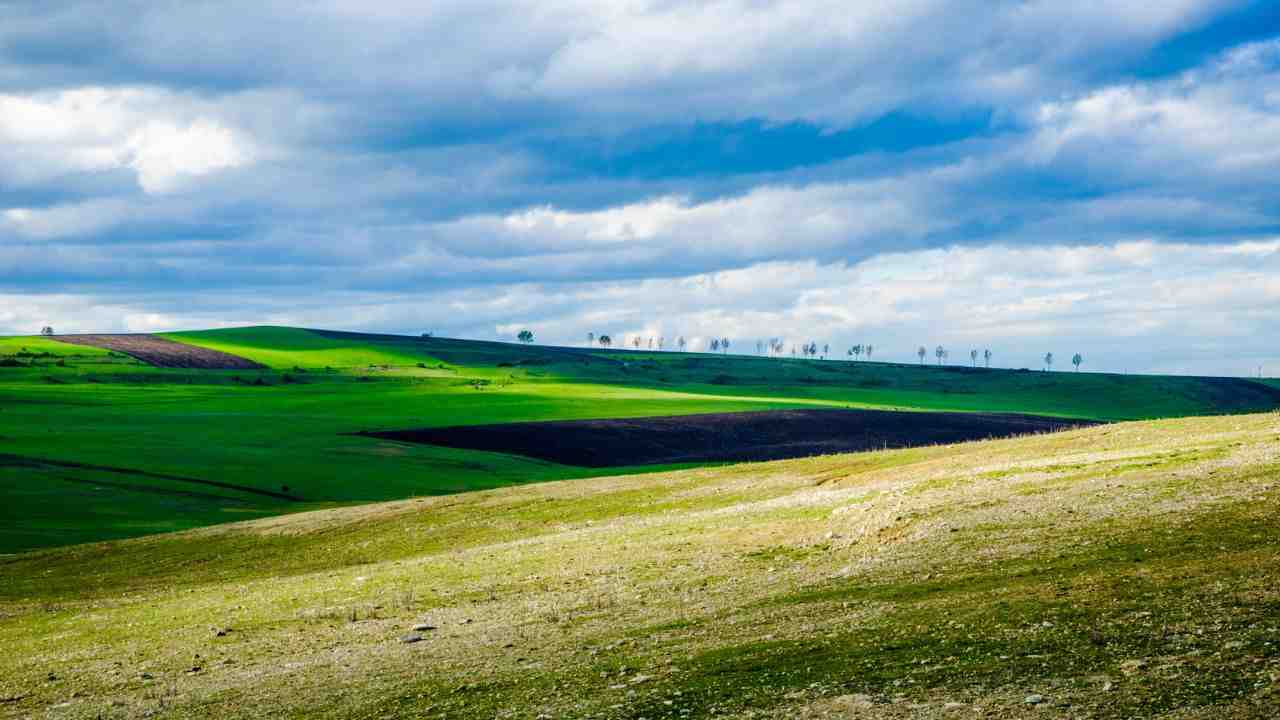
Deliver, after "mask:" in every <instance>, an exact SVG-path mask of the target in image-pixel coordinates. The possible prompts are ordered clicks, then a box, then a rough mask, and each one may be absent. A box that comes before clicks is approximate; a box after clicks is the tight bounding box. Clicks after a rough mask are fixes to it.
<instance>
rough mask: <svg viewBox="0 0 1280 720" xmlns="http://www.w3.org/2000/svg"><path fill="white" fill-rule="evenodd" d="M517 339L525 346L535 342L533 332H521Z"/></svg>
mask: <svg viewBox="0 0 1280 720" xmlns="http://www.w3.org/2000/svg"><path fill="white" fill-rule="evenodd" d="M516 339H517V340H519V341H520V342H522V343H524V344H525V345H528V344H529V343H531V342H533V331H532V330H521V331H520V332H519V333H517V334H516Z"/></svg>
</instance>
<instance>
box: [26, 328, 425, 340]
mask: <svg viewBox="0 0 1280 720" xmlns="http://www.w3.org/2000/svg"><path fill="white" fill-rule="evenodd" d="M49 330H50V331H52V330H53V328H49ZM434 336H435V333H429V332H424V333H422V337H423V338H424V339H427V340H430V339H431V338H432V337H434Z"/></svg>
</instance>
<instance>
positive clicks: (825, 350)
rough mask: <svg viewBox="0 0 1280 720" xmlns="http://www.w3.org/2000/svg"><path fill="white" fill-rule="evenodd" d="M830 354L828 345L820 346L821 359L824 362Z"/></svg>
mask: <svg viewBox="0 0 1280 720" xmlns="http://www.w3.org/2000/svg"><path fill="white" fill-rule="evenodd" d="M830 354H831V346H830V345H828V344H826V343H823V344H822V359H823V360H826V359H827V356H828V355H830Z"/></svg>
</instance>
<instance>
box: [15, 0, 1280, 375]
mask: <svg viewBox="0 0 1280 720" xmlns="http://www.w3.org/2000/svg"><path fill="white" fill-rule="evenodd" d="M306 8H307V9H305V10H302V9H299V7H298V3H292V2H273V1H270V0H266V1H264V0H257V1H256V2H222V3H216V4H207V3H176V4H175V3H156V2H131V1H129V0H119V1H117V2H111V3H100V2H72V1H69V0H51V1H48V2H39V3H35V2H31V3H27V2H9V3H5V2H0V332H12V333H23V332H32V331H34V330H36V329H37V328H39V327H40V326H42V325H45V324H52V325H54V327H56V328H58V329H60V330H64V331H73V330H122V331H123V330H129V331H149V330H164V329H174V328H189V327H212V326H222V325H231V324H245V323H277V324H295V325H306V326H321V327H332V328H347V329H357V330H371V331H391V332H414V333H416V332H421V331H424V330H432V331H435V332H436V333H438V334H450V335H459V336H465V337H478V338H486V339H487V338H494V337H499V338H503V337H511V336H513V335H514V333H515V332H516V331H517V330H518V329H520V328H522V327H526V326H527V327H530V328H532V329H534V330H535V332H536V333H537V335H538V337H539V339H540V340H543V341H546V342H562V343H577V342H581V341H582V339H583V338H585V336H586V333H587V332H595V333H602V332H604V333H609V334H612V335H613V336H615V337H618V336H626V335H633V334H638V335H642V336H644V337H646V338H647V337H649V336H654V337H657V336H665V337H675V336H678V335H684V336H686V337H688V338H691V339H693V341H694V343H695V346H696V345H697V344H698V343H699V342H701V341H702V339H703V338H709V337H713V336H729V337H732V338H738V339H739V342H738V347H740V348H744V347H752V346H754V343H755V340H756V339H757V338H767V337H773V336H778V337H784V338H787V339H788V340H789V341H791V342H795V343H800V342H804V341H807V340H810V339H813V340H817V341H819V342H829V343H830V344H832V345H833V346H835V347H847V346H848V345H850V344H853V343H855V342H870V343H873V344H875V345H876V346H877V348H878V352H877V356H878V357H880V358H883V359H902V360H908V359H912V358H913V357H914V354H913V353H914V349H915V348H916V347H917V346H919V345H921V344H925V345H929V346H930V347H932V346H935V345H938V344H943V345H946V346H947V347H949V348H952V350H953V356H954V357H959V356H962V355H963V356H967V354H968V350H969V349H970V348H971V347H979V348H986V347H991V348H992V349H993V351H995V353H996V359H997V361H999V362H1000V363H1001V364H1005V365H1012V366H1015V367H1021V366H1035V364H1036V362H1037V359H1038V358H1039V357H1042V356H1043V354H1044V353H1045V352H1047V351H1053V352H1055V353H1056V354H1057V355H1058V356H1061V357H1069V356H1070V354H1072V353H1074V352H1082V353H1083V354H1084V355H1085V358H1086V365H1085V367H1086V368H1092V369H1097V370H1127V371H1143V372H1157V371H1166V372H1196V373H1213V374H1232V375H1243V374H1251V373H1256V372H1257V369H1258V367H1259V366H1263V367H1270V368H1271V372H1272V374H1280V343H1277V341H1276V340H1275V338H1277V337H1280V321H1278V320H1277V319H1276V317H1275V316H1276V313H1274V312H1273V308H1275V307H1277V304H1278V302H1280V183H1276V182H1275V178H1276V176H1277V169H1278V168H1280V7H1277V6H1276V5H1275V3H1266V2H1243V1H1235V0H1169V1H1168V2H1161V3H1150V2H1128V1H1126V0H1110V1H1108V2H1103V1H1101V0H1098V1H1094V0H1082V1H1081V2H1073V3H1063V2H1058V1H1053V2H1050V1H1043V0H1008V1H1004V0H950V1H943V0H900V1H899V2H888V3H884V2H876V3H871V2H867V3H858V2H848V1H847V0H844V1H841V2H835V1H827V0H810V1H808V2H804V1H799V0H796V1H792V2H774V1H771V0H707V1H703V2H688V1H682V0H615V1H612V2H604V1H601V0H592V1H588V0H538V1H534V0H465V1H464V0H457V1H454V0H448V1H445V2H432V3H421V2H393V1H385V0H363V1H362V2H358V3H357V2H347V1H345V0H325V1H322V2H317V3H309V4H307V5H306Z"/></svg>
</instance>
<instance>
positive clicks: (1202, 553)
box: [0, 414, 1280, 719]
mask: <svg viewBox="0 0 1280 720" xmlns="http://www.w3.org/2000/svg"><path fill="white" fill-rule="evenodd" d="M1278 511H1280V415H1276V414H1266V415H1252V416H1237V417H1218V418H1196V419H1186V420H1169V421H1159V422H1148V423H1129V424H1122V425H1113V426H1107V427H1099V428H1093V429H1089V430H1084V431H1079V432H1073V433H1066V434H1058V435H1051V436H1041V437H1035V438H1025V439H1018V440H1006V441H997V442H988V443H975V444H968V445H962V446H955V447H949V448H927V449H916V450H907V451H892V452H886V453H874V454H865V455H849V456H839V457H827V458H815V459H809V460H797V461H785V462H778V463H770V464H762V465H741V466H733V467H725V468H717V469H697V470H685V471H680V472H673V473H664V474H651V475H632V476H625V477H616V478H598V479H588V480H578V481H574V482H563V483H545V484H539V485H526V486H520V487H511V488H503V489H498V490H493V491H487V492H480V493H470V494H465V495H457V496H451V497H441V498H427V499H419V500H412V501H401V502H395V503H390V504H385V505H374V506H364V507H358V508H344V509H335V510H326V511H323V512H319V513H304V514H295V515H290V516H286V517H281V518H273V519H266V520H258V521H252V522H249V523H243V524H235V525H224V526H220V527H216V528H209V529H205V530H198V531H193V532H189V533H182V534H170V535H163V536H155V537H150V538H142V539H136V540H129V541H124V542H117V543H108V544H101V545H84V546H78V547H72V548H65V549H57V550H50V551H44V552H40V553H34V554H28V555H24V556H17V557H13V558H10V559H7V560H4V559H0V646H3V647H5V648H6V649H7V650H8V652H6V653H3V654H0V699H3V698H18V699H17V700H13V701H12V702H9V703H7V704H5V705H0V713H11V714H15V715H38V714H40V715H42V714H43V713H44V712H45V711H46V710H48V709H50V708H53V707H54V706H57V707H58V710H57V711H56V714H57V716H59V717H95V716H96V714H97V713H99V712H101V713H103V717H140V716H142V715H143V714H144V713H146V712H148V711H155V710H162V709H167V710H168V711H169V712H170V713H171V714H172V716H181V717H197V718H198V717H211V718H212V717H217V718H232V717H441V716H447V717H461V718H469V717H475V718H491V717H535V716H538V715H540V714H544V715H546V716H550V717H588V716H590V717H607V718H639V717H646V718H651V719H652V718H665V717H673V718H676V717H679V718H699V717H712V716H715V717H736V716H744V717H745V716H748V715H749V716H751V717H762V716H767V717H779V718H781V717H788V718H790V717H819V716H823V715H824V714H827V713H832V714H835V715H838V716H841V717H892V718H898V717H928V718H933V717H939V718H943V717H956V716H957V714H958V713H959V714H960V715H961V716H967V717H1027V716H1030V715H1031V714H1034V715H1035V716H1036V717H1092V718H1122V717H1170V718H1172V717H1177V718H1184V719H1185V718H1205V719H1208V718H1215V719H1216V718H1258V719H1261V718H1270V717H1274V714H1273V713H1274V710H1275V707H1276V703H1277V701H1278V700H1280V533H1276V532H1275V518H1276V517H1277V513H1278ZM422 622H427V623H429V624H431V625H432V626H434V627H435V628H436V629H434V630H428V631H423V632H422V634H423V635H424V636H425V639H424V640H423V641H422V642H419V643H416V644H403V643H401V642H400V641H399V638H400V637H401V636H403V635H404V634H405V633H408V632H410V628H411V627H412V626H413V625H415V624H417V623H422ZM220 630H221V631H224V632H223V634H221V635H220V634H219V633H218V631H220ZM1033 693H1034V694H1040V695H1043V696H1044V697H1045V699H1046V700H1047V704H1049V705H1051V706H1052V707H1050V708H1048V709H1043V708H1042V709H1037V710H1035V711H1032V710H1031V709H1029V708H1028V707H1027V706H1026V705H1024V704H1023V701H1024V698H1025V697H1027V696H1028V695H1031V694H1033ZM64 703H65V705H64ZM955 703H959V704H961V705H963V707H962V708H960V709H955V705H948V704H955ZM1068 704H1069V707H1068ZM979 709H980V710H981V711H982V712H981V713H975V712H974V710H979Z"/></svg>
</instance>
